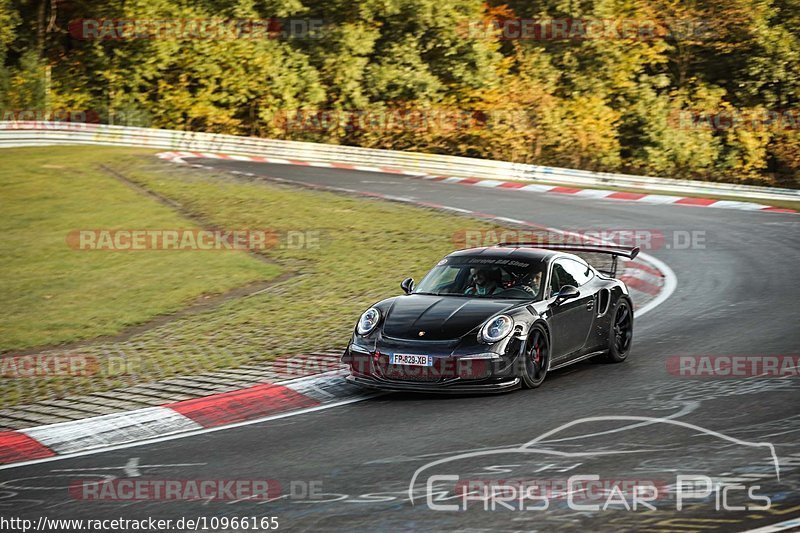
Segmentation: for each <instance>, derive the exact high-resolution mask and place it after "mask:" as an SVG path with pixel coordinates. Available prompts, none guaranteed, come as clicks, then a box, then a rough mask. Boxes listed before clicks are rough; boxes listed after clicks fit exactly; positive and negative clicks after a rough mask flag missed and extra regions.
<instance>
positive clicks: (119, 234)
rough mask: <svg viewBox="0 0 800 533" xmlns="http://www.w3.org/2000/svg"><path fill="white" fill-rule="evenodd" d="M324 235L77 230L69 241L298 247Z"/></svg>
mask: <svg viewBox="0 0 800 533" xmlns="http://www.w3.org/2000/svg"><path fill="white" fill-rule="evenodd" d="M320 235H321V233H320V231H319V230H288V231H283V230H274V229H239V230H207V229H76V230H72V231H70V232H69V233H68V234H67V237H66V242H67V245H68V246H69V247H70V248H72V249H73V250H79V251H97V250H103V251H114V252H120V251H121V252H130V251H143V250H176V251H225V250H245V251H258V250H268V249H273V248H277V249H287V250H297V249H316V248H319V246H320Z"/></svg>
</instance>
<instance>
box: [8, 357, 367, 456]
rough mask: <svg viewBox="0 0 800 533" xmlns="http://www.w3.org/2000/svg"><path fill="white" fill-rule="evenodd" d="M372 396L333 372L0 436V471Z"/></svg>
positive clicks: (233, 425)
mask: <svg viewBox="0 0 800 533" xmlns="http://www.w3.org/2000/svg"><path fill="white" fill-rule="evenodd" d="M369 396H371V394H368V393H365V392H364V391H363V390H362V389H360V388H358V387H356V386H354V385H351V384H349V383H347V382H346V381H345V380H344V371H339V370H337V371H333V372H327V373H325V374H319V375H316V376H310V377H307V378H300V379H296V380H292V381H286V382H283V383H264V384H260V385H255V386H252V387H248V388H245V389H240V390H235V391H231V392H224V393H220V394H214V395H211V396H204V397H200V398H193V399H190V400H184V401H180V402H173V403H167V404H164V405H161V406H158V407H149V408H144V409H137V410H134V411H127V412H123V413H114V414H109V415H103V416H96V417H91V418H85V419H82V420H74V421H71V422H62V423H58V424H50V425H46V426H38V427H32V428H28V429H21V430H16V431H3V432H0V465H4V466H0V468H8V467H9V466H19V465H21V464H27V463H29V462H31V461H36V460H46V459H49V458H56V457H59V456H75V455H84V454H86V453H90V452H93V451H98V450H110V449H115V448H117V447H124V446H125V445H132V444H137V445H138V444H145V443H148V442H158V441H162V440H168V439H169V438H170V437H172V438H176V437H177V436H183V435H190V434H197V433H203V432H208V431H212V430H218V429H223V428H228V427H235V426H237V425H245V424H250V423H256V422H260V421H266V420H270V419H273V418H280V417H281V416H284V415H287V414H297V413H301V412H308V411H313V410H318V409H320V408H323V407H326V406H336V405H342V404H343V403H350V402H352V401H359V400H362V399H364V398H366V397H369Z"/></svg>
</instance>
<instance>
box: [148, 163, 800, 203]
mask: <svg viewBox="0 0 800 533" xmlns="http://www.w3.org/2000/svg"><path fill="white" fill-rule="evenodd" d="M156 155H157V157H160V158H161V159H166V160H168V161H172V162H175V163H186V161H185V159H191V158H200V159H224V160H230V161H245V162H251V163H272V164H279V165H303V166H312V167H323V168H340V169H345V170H358V171H361V172H381V173H384V174H402V175H405V176H410V177H412V178H418V179H424V180H430V181H437V182H441V183H448V184H458V185H474V186H476V187H487V188H499V189H510V190H518V191H522V192H533V193H554V194H566V195H572V196H577V197H583V198H599V199H605V200H618V201H628V202H640V203H643V204H658V205H667V204H670V205H683V206H694V207H713V208H718V209H738V210H741V211H766V212H772V213H797V212H798V211H797V210H795V209H788V208H783V207H773V206H769V205H764V204H759V203H754V202H739V201H734V200H717V199H714V198H694V197H688V196H677V195H666V194H645V193H637V192H625V191H606V190H601V189H582V188H575V187H563V186H555V185H538V184H528V183H525V182H520V181H503V180H493V179H485V178H463V177H457V176H439V175H432V174H427V173H425V172H419V171H411V170H403V169H400V168H395V167H378V166H368V165H352V164H348V163H327V162H318V161H301V160H298V159H282V158H276V157H261V156H249V155H237V154H223V153H213V152H161V153H159V154H156Z"/></svg>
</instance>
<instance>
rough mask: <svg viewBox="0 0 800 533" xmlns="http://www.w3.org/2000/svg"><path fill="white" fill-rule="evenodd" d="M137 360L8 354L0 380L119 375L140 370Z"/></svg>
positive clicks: (0, 363)
mask: <svg viewBox="0 0 800 533" xmlns="http://www.w3.org/2000/svg"><path fill="white" fill-rule="evenodd" d="M143 364H144V363H143V361H142V359H141V358H140V357H122V356H113V355H112V356H97V355H83V354H33V355H9V356H6V357H3V358H0V377H3V378H6V379H24V378H34V377H51V376H97V375H100V376H119V375H123V374H135V373H137V372H139V371H140V370H141V369H142V365H143Z"/></svg>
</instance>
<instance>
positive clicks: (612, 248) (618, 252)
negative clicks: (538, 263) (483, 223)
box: [495, 242, 639, 277]
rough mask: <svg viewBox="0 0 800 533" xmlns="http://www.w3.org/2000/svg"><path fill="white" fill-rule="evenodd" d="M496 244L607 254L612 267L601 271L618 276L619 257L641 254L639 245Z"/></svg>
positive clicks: (632, 256)
mask: <svg viewBox="0 0 800 533" xmlns="http://www.w3.org/2000/svg"><path fill="white" fill-rule="evenodd" d="M495 246H501V247H508V248H511V247H514V248H521V247H530V248H541V249H543V250H561V251H564V252H576V253H581V252H582V253H587V254H607V255H610V256H611V268H610V269H609V270H606V269H599V268H598V270H599V271H600V272H602V273H603V274H606V275H608V276H611V277H616V276H617V258H618V257H625V258H627V259H635V258H636V256H637V255H639V247H638V246H633V247H630V246H618V245H614V244H608V245H605V244H565V243H560V242H559V243H547V242H500V243H497V244H496V245H495Z"/></svg>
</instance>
